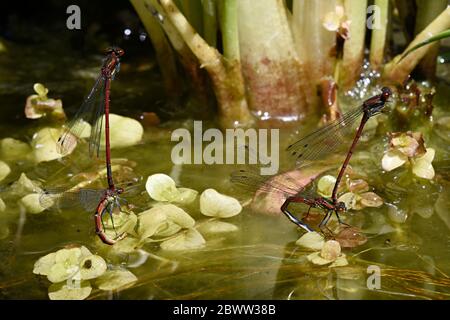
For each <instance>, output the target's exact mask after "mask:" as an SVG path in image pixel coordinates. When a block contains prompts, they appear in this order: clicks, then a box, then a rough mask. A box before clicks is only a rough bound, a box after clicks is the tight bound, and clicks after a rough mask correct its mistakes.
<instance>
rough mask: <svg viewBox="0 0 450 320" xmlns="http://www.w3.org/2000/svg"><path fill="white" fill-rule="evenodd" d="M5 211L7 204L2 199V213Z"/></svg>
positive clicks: (0, 202) (0, 204)
mask: <svg viewBox="0 0 450 320" xmlns="http://www.w3.org/2000/svg"><path fill="white" fill-rule="evenodd" d="M5 210H6V204H5V202H4V201H3V199H2V198H0V212H3V211H5Z"/></svg>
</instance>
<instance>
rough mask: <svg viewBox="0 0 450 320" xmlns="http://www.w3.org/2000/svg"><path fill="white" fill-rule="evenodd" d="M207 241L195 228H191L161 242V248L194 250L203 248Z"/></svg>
mask: <svg viewBox="0 0 450 320" xmlns="http://www.w3.org/2000/svg"><path fill="white" fill-rule="evenodd" d="M205 243H206V241H205V239H204V238H203V236H202V235H201V234H200V233H199V232H198V231H197V230H195V229H189V230H187V231H186V232H183V233H181V234H179V235H177V236H176V237H174V238H172V239H169V240H166V241H164V242H161V249H163V250H169V251H180V250H193V249H199V248H202V247H203V246H204V245H205Z"/></svg>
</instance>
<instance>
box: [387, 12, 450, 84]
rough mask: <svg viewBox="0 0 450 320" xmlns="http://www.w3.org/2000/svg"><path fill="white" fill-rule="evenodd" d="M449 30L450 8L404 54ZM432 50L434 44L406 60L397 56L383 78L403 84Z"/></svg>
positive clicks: (414, 53)
mask: <svg viewBox="0 0 450 320" xmlns="http://www.w3.org/2000/svg"><path fill="white" fill-rule="evenodd" d="M448 28H450V6H448V7H447V8H446V9H445V10H444V11H443V12H442V13H441V14H440V15H439V16H438V17H437V18H436V19H434V20H433V22H431V23H430V24H429V25H428V26H427V27H426V28H425V29H424V30H422V32H420V33H419V34H418V35H417V36H416V37H415V38H414V40H413V41H412V42H411V43H410V44H409V46H408V47H407V48H406V49H405V51H404V52H407V51H408V50H409V49H410V48H412V47H414V46H415V45H417V44H418V43H420V42H423V41H425V40H427V39H429V38H431V37H432V36H434V35H436V34H437V33H439V32H442V31H444V30H446V29H448ZM430 48H432V44H430V45H426V46H423V47H421V48H419V49H417V50H414V51H413V52H411V53H410V54H408V55H407V56H406V57H404V59H401V57H402V55H403V54H400V55H398V56H396V57H395V58H394V59H393V60H392V61H391V62H389V63H388V64H387V65H385V67H384V74H383V77H384V78H385V79H386V80H388V81H392V82H395V83H403V82H404V81H405V80H406V79H407V78H408V76H409V74H410V73H411V72H412V71H413V69H414V68H415V67H416V66H417V64H418V63H419V61H420V59H422V58H423V57H424V56H425V55H426V54H427V52H428V50H430ZM400 59H401V61H400Z"/></svg>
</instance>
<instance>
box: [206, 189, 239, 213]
mask: <svg viewBox="0 0 450 320" xmlns="http://www.w3.org/2000/svg"><path fill="white" fill-rule="evenodd" d="M241 211H242V206H241V204H240V203H239V201H238V200H237V199H235V198H233V197H230V196H226V195H224V194H221V193H219V192H217V191H216V190H214V189H207V190H205V191H203V193H202V194H201V196H200V212H201V213H203V214H204V215H205V216H209V217H216V218H229V217H233V216H235V215H238V214H239V213H240V212H241Z"/></svg>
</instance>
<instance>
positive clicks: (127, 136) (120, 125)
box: [101, 113, 144, 148]
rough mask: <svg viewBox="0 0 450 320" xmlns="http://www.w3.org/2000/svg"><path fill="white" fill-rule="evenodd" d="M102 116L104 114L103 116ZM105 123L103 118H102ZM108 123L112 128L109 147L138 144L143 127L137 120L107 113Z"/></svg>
mask: <svg viewBox="0 0 450 320" xmlns="http://www.w3.org/2000/svg"><path fill="white" fill-rule="evenodd" d="M103 117H104V116H103ZM103 123H105V119H103ZM109 125H110V127H111V128H114V130H111V131H110V142H111V148H124V147H130V146H134V145H136V144H138V143H139V142H140V141H141V140H142V136H143V134H144V128H143V127H142V125H141V124H140V123H139V121H137V120H135V119H132V118H128V117H123V116H119V115H117V114H113V113H110V114H109ZM104 136H105V131H104V130H103V131H102V139H101V141H102V147H103V148H104V147H105V146H104V141H105V138H104Z"/></svg>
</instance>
